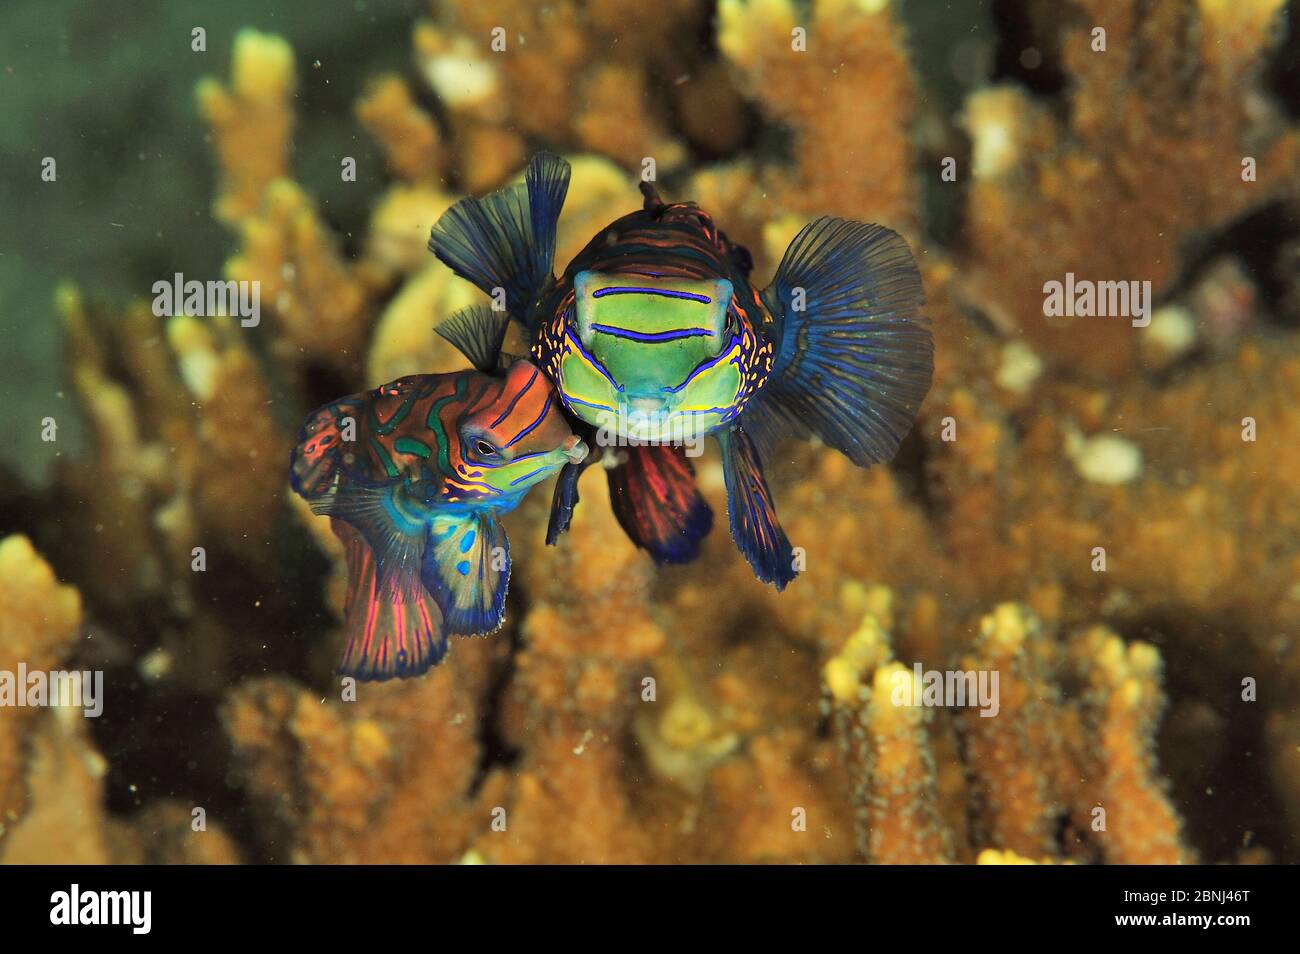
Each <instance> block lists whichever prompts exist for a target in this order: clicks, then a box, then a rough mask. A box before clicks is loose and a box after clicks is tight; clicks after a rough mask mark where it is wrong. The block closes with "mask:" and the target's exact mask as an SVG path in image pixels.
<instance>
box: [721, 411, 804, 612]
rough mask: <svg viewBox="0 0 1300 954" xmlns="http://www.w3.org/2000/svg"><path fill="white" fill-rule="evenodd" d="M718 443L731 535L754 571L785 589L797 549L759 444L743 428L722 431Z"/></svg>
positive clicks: (792, 571) (791, 576)
mask: <svg viewBox="0 0 1300 954" xmlns="http://www.w3.org/2000/svg"><path fill="white" fill-rule="evenodd" d="M718 444H719V445H720V446H721V447H722V473H723V478H724V479H725V481H726V484H727V516H728V517H729V518H730V521H731V537H732V539H733V540H735V541H736V547H737V548H738V549H739V550H740V552H741V553H742V554H744V557H745V559H746V560H748V561H749V565H750V566H752V567H753V568H754V575H755V576H757V577H758V578H759V580H761V581H762V582H764V583H771V584H772V585H773V586H775V587H776V588H777V589H778V590H783V589H785V587H786V584H787V583H789V582H790V581H791V580H793V579H794V578H795V576H796V575H797V571H796V570H795V568H794V550H793V549H792V548H791V546H790V541H789V540H788V539H787V538H786V535H785V531H784V530H782V529H781V524H780V522H779V521H778V520H777V517H776V506H775V505H774V504H773V502H772V492H771V490H769V489H768V486H767V479H766V478H765V477H764V476H763V462H762V459H761V458H760V457H759V453H758V448H757V447H755V446H754V442H753V441H752V440H750V437H749V435H748V434H746V433H745V432H744V431H743V430H741V429H739V428H733V429H730V430H723V431H719V432H718Z"/></svg>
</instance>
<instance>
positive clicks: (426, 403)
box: [289, 323, 587, 679]
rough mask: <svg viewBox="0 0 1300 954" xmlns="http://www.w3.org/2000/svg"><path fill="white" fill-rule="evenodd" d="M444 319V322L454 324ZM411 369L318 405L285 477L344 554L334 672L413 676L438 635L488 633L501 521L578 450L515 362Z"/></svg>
mask: <svg viewBox="0 0 1300 954" xmlns="http://www.w3.org/2000/svg"><path fill="white" fill-rule="evenodd" d="M451 327H453V328H454V327H456V325H455V323H452V324H451ZM467 347H469V350H470V353H471V357H472V358H475V359H476V367H477V368H478V370H474V371H462V372H458V373H455V374H416V375H411V376H409V377H405V378H400V379H398V380H397V381H393V382H392V383H391V384H385V385H383V386H381V387H378V388H375V389H374V390H373V391H369V392H366V393H363V394H353V395H350V396H348V397H344V398H340V399H339V400H337V401H333V402H331V403H329V404H326V405H325V406H324V407H321V408H319V409H317V410H316V411H314V412H313V413H312V414H311V416H310V417H309V418H308V419H307V422H306V424H305V425H304V426H303V428H302V431H301V433H300V434H299V436H298V443H297V446H296V447H295V448H294V449H293V451H292V453H291V454H290V459H289V474H290V483H291V484H292V486H293V489H294V490H295V491H296V492H297V493H299V494H301V495H302V496H303V497H304V498H306V499H307V500H308V501H309V502H310V503H311V506H312V509H313V510H314V511H316V512H317V513H321V514H328V515H329V516H330V517H331V521H330V525H331V527H332V529H333V531H334V533H335V535H336V536H338V537H339V539H340V540H342V541H343V544H344V548H345V551H346V555H347V562H348V589H347V598H346V603H345V617H346V628H347V633H348V636H347V644H346V646H345V648H344V650H343V660H342V662H341V663H340V665H339V672H340V673H342V674H345V675H350V676H355V677H357V678H358V679H389V678H392V677H395V676H413V675H417V674H419V673H422V672H424V671H425V670H427V669H428V668H429V667H430V666H432V665H435V664H436V663H438V662H439V661H440V660H441V659H442V657H443V656H444V655H445V654H446V652H447V646H448V636H449V635H451V634H456V635H477V634H484V633H491V632H493V631H495V630H496V629H497V628H499V627H500V625H501V622H502V619H503V617H504V613H505V598H506V588H507V586H508V585H509V581H510V543H509V541H508V540H507V539H506V534H505V530H504V529H503V528H502V526H501V519H500V518H501V516H502V515H503V514H505V513H506V512H508V511H510V510H512V509H513V508H514V507H515V506H517V505H518V504H519V501H520V500H522V499H523V496H524V494H525V493H527V492H528V490H529V488H531V487H532V486H534V485H535V484H537V483H539V482H540V481H543V480H545V479H546V478H547V477H549V476H551V475H552V474H554V473H556V472H557V471H559V470H560V468H561V467H562V466H568V465H572V464H577V463H579V462H580V461H581V460H582V459H583V458H584V457H585V456H586V453H587V448H586V446H585V445H584V444H583V443H582V441H581V440H580V439H579V438H578V437H577V436H576V435H575V434H574V433H573V432H572V430H571V429H570V427H569V425H568V423H567V422H566V421H565V418H564V414H563V413H562V411H561V408H560V403H559V400H558V398H557V397H556V394H555V391H554V389H553V388H552V386H551V382H550V381H549V380H548V379H547V377H546V375H544V374H543V373H542V372H541V371H540V370H539V369H538V368H537V367H535V366H534V365H533V364H531V363H529V362H528V361H527V360H522V359H521V360H518V361H515V362H514V363H513V364H511V365H510V367H509V369H508V370H507V371H505V372H504V373H493V372H494V371H495V368H496V364H497V355H496V353H495V352H494V353H493V354H492V355H491V356H488V355H486V354H485V353H483V352H481V351H475V350H474V349H473V347H472V346H467Z"/></svg>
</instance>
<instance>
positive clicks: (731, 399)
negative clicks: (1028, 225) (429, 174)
mask: <svg viewBox="0 0 1300 954" xmlns="http://www.w3.org/2000/svg"><path fill="white" fill-rule="evenodd" d="M568 183H569V166H568V163H566V162H565V161H564V160H562V159H560V158H558V157H556V156H552V155H548V154H544V153H543V154H539V155H537V156H535V157H534V159H533V160H532V162H531V163H530V164H529V166H528V170H527V173H526V175H525V180H524V182H523V183H521V184H518V185H514V186H511V187H509V188H507V189H503V190H501V191H499V192H496V193H493V194H491V195H488V196H484V197H482V198H468V199H463V200H461V201H460V202H458V203H457V204H456V205H454V206H452V207H451V208H450V209H449V210H448V211H447V212H446V213H444V214H443V216H442V217H441V218H440V219H439V220H438V222H437V223H436V224H435V225H434V227H433V230H432V234H431V235H430V238H429V248H430V250H432V251H433V252H434V253H435V254H436V255H437V256H438V258H439V259H441V260H442V261H443V262H444V263H446V264H447V265H448V266H450V267H451V268H452V270H454V271H455V272H456V273H457V274H458V275H460V276H461V277H463V278H465V279H468V280H469V281H471V282H473V283H474V284H475V285H477V286H478V287H479V288H481V289H483V290H484V291H486V292H488V293H489V294H492V295H494V298H495V299H496V300H497V301H498V302H500V301H501V300H502V297H504V304H505V308H504V310H503V311H502V312H501V313H499V314H498V313H493V312H489V311H486V310H480V311H478V312H476V313H475V314H474V315H472V316H468V317H467V316H461V319H460V321H461V322H462V323H464V322H466V321H468V320H469V318H473V319H474V320H476V321H477V322H478V324H479V325H480V328H479V332H478V334H479V337H481V338H484V339H489V340H494V341H497V342H499V341H500V340H501V339H502V336H503V335H504V333H505V324H506V322H507V320H508V319H514V320H515V321H517V322H518V323H519V324H521V325H522V326H523V328H524V329H525V332H526V334H527V336H528V340H529V345H530V355H531V357H532V359H533V360H534V361H535V362H536V363H537V365H538V366H539V367H540V368H542V369H543V370H544V371H545V372H546V374H547V375H549V376H550V378H551V379H552V380H553V381H554V382H555V385H556V388H557V390H558V391H559V394H560V398H561V400H562V401H563V403H564V407H565V409H566V411H567V412H568V413H569V415H570V418H571V420H572V421H573V424H574V426H575V428H576V429H577V430H578V431H579V433H581V434H582V435H583V437H584V438H585V439H587V440H588V442H590V443H593V444H596V445H599V446H601V447H606V448H608V447H616V448H617V457H616V459H617V460H618V464H617V466H614V467H612V468H610V469H609V471H608V473H609V482H610V497H611V501H612V503H613V507H614V510H615V513H616V515H617V516H618V519H619V522H620V523H621V524H622V526H623V528H624V530H626V532H627V533H628V535H629V536H630V537H631V539H632V540H633V541H634V542H635V543H637V544H638V545H639V546H641V547H643V548H645V549H646V550H648V551H649V552H650V554H651V555H652V556H653V557H654V558H655V559H656V560H657V561H659V562H661V563H677V562H685V561H688V560H691V559H694V558H695V557H696V556H697V555H698V553H699V547H700V543H701V540H702V539H703V538H704V536H705V535H706V534H707V533H708V532H709V530H710V528H711V527H712V513H711V511H710V509H709V506H708V504H707V503H706V502H705V501H704V499H703V498H702V497H701V496H700V493H699V490H698V489H697V487H696V484H695V476H694V471H693V469H692V467H691V464H690V461H689V460H688V458H687V455H686V452H685V448H687V447H690V446H692V445H693V444H694V443H697V442H698V441H699V439H700V438H702V437H703V436H705V435H711V436H713V437H715V438H716V439H717V441H718V444H719V446H720V447H721V450H722V463H723V473H724V475H725V480H726V487H727V511H728V516H729V518H730V524H731V533H732V537H733V539H734V540H735V542H736V545H737V547H738V548H739V549H740V551H741V553H742V554H744V556H745V558H746V559H747V560H748V561H749V563H750V564H751V566H752V567H753V569H754V572H755V574H756V575H757V576H758V578H759V579H760V580H763V581H765V582H770V583H772V584H774V585H775V586H776V587H777V588H778V589H781V588H784V587H785V585H786V584H787V583H788V582H790V580H792V579H793V578H794V576H795V574H796V569H795V566H796V561H795V559H794V554H793V549H792V547H791V545H790V542H789V540H788V539H787V537H786V535H785V532H784V531H783V530H782V528H781V525H780V522H779V521H778V519H777V515H776V508H775V505H774V503H773V501H772V494H771V492H770V490H769V488H768V485H767V480H766V478H765V476H764V472H763V461H764V459H765V458H769V457H770V455H771V453H772V451H773V449H774V447H775V445H776V444H777V443H778V442H779V441H780V440H781V439H783V438H785V437H790V436H795V437H805V438H806V437H809V436H811V435H814V434H815V435H817V436H818V437H820V438H821V439H822V441H824V442H825V443H826V444H829V445H830V446H831V447H834V448H835V449H836V450H839V451H840V452H842V453H843V454H845V455H846V456H848V457H849V459H851V460H852V461H853V462H854V463H855V464H857V465H858V466H860V467H867V466H870V465H871V464H874V463H879V462H881V461H887V460H889V459H891V458H892V457H893V456H894V453H895V452H896V451H897V449H898V446H899V443H900V442H901V441H902V440H903V438H904V437H905V436H906V434H907V432H908V431H909V430H910V429H911V427H912V423H913V421H914V419H915V416H916V413H917V409H918V408H919V406H920V404H921V401H922V399H923V398H924V397H925V395H926V393H927V391H928V390H929V387H930V378H931V372H932V368H933V344H932V341H931V336H930V330H929V326H928V323H927V321H926V319H925V318H924V316H923V315H922V314H921V312H920V308H921V306H922V304H923V303H924V295H923V293H922V289H921V278H920V274H919V272H918V271H917V268H916V263H915V261H914V260H913V258H912V253H911V251H910V250H909V248H908V246H907V243H906V242H905V241H903V239H902V238H900V237H899V236H898V235H897V234H896V233H895V232H892V231H890V230H889V229H887V228H884V227H883V226H879V225H867V224H863V223H860V222H852V221H848V220H846V219H840V218H833V217H823V218H819V219H817V220H816V221H814V222H812V223H810V224H809V225H807V226H805V227H804V228H803V229H802V230H801V231H800V232H799V234H798V235H797V236H795V239H794V241H793V242H792V243H791V245H790V247H789V249H788V250H787V251H786V253H785V257H784V259H783V260H782V261H781V264H780V266H779V267H778V268H777V270H776V274H775V275H774V276H773V278H772V281H771V284H769V285H768V286H767V287H766V288H764V289H761V290H760V289H758V288H756V287H755V286H754V285H752V284H751V283H750V277H749V276H750V272H751V270H752V268H753V263H752V260H751V258H750V255H749V253H748V252H747V251H746V250H745V249H744V248H742V247H741V246H738V245H736V244H734V243H732V242H730V241H729V240H728V239H727V237H726V235H725V234H724V233H723V232H721V231H720V230H719V229H718V228H717V226H716V225H714V222H713V219H712V218H711V217H710V216H709V214H708V213H707V212H705V211H704V210H703V209H701V208H699V207H698V206H697V205H695V204H694V203H692V202H681V203H665V202H663V201H662V200H661V199H660V198H659V196H658V195H657V194H656V193H655V191H654V189H653V188H652V187H651V186H650V185H649V184H646V183H643V184H642V187H641V189H642V192H643V194H644V196H645V202H644V206H643V208H642V209H640V210H638V211H635V212H632V213H630V214H628V215H624V216H623V217H622V218H619V219H617V220H615V221H614V222H612V223H611V224H610V225H608V226H606V227H605V228H603V229H601V230H600V231H599V232H598V233H597V234H596V235H595V236H594V237H593V238H592V239H591V241H590V242H589V243H588V244H587V246H586V248H584V249H583V250H582V251H581V252H580V253H579V254H578V255H577V257H576V258H575V259H574V260H573V261H572V262H570V263H569V266H568V267H567V268H566V269H565V270H564V273H563V274H562V275H561V276H560V277H559V278H556V277H555V276H554V274H553V259H554V255H555V230H556V222H557V221H558V219H559V215H560V209H561V207H562V206H563V203H564V197H565V195H566V193H567V191H568ZM458 333H460V334H462V335H463V334H464V329H463V328H461V329H459V332H458ZM590 463H591V459H588V460H586V461H582V462H577V463H573V464H569V465H566V466H565V467H564V468H563V470H562V472H561V475H560V479H559V481H558V482H557V485H556V493H555V500H554V503H553V505H552V511H551V525H550V529H549V531H548V534H547V540H548V542H552V543H553V542H555V541H556V539H557V538H558V536H559V535H560V534H561V533H563V532H564V530H565V529H567V527H568V525H569V521H570V518H571V517H572V513H573V508H574V506H575V505H576V504H577V502H578V493H577V478H578V476H579V474H580V473H581V472H582V469H583V468H584V467H585V466H588V465H589V464H590Z"/></svg>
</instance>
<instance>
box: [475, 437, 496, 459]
mask: <svg viewBox="0 0 1300 954" xmlns="http://www.w3.org/2000/svg"><path fill="white" fill-rule="evenodd" d="M496 452H497V449H496V448H495V447H493V446H492V445H491V444H489V443H488V442H487V441H485V440H483V439H482V438H480V439H479V440H476V441H475V442H474V453H476V454H478V455H479V456H480V457H491V456H492V455H493V454H495V453H496Z"/></svg>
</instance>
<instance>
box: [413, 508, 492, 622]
mask: <svg viewBox="0 0 1300 954" xmlns="http://www.w3.org/2000/svg"><path fill="white" fill-rule="evenodd" d="M420 578H421V580H423V582H424V588H425V589H426V590H428V591H429V593H430V594H431V595H432V596H433V598H434V600H435V601H436V602H437V603H438V607H439V609H440V610H441V611H442V616H443V625H444V626H445V627H446V630H447V632H449V633H455V634H457V635H460V636H477V635H484V634H487V633H492V632H495V631H496V630H497V629H499V628H500V627H501V622H502V620H503V619H504V618H505V611H506V590H507V589H508V588H509V586H510V541H509V540H507V539H506V532H505V528H504V527H502V526H501V522H500V520H498V519H497V518H496V517H495V516H493V515H492V514H490V513H486V512H479V513H471V514H435V515H434V518H433V522H432V524H431V527H430V531H429V542H428V546H427V547H426V549H425V551H424V569H423V571H422V573H421V577H420Z"/></svg>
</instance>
